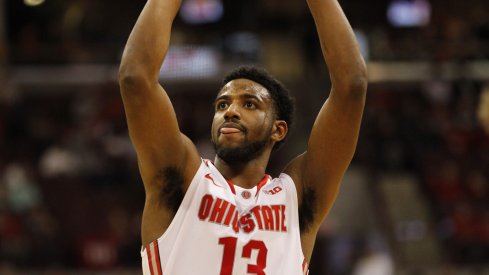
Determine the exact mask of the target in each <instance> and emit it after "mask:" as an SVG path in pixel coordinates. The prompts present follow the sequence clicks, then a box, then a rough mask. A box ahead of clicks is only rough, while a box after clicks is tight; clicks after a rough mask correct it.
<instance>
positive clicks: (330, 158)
mask: <svg viewBox="0 0 489 275" xmlns="http://www.w3.org/2000/svg"><path fill="white" fill-rule="evenodd" d="M307 3H308V5H309V8H310V10H311V13H312V16H313V17H314V21H315V23H316V28H317V31H318V34H319V39H320V42H321V48H322V52H323V56H324V59H325V61H326V64H327V66H328V69H329V72H330V78H331V83H332V88H331V92H330V95H329V98H328V99H327V100H326V102H325V103H324V105H323V107H322V108H321V111H320V112H319V114H318V116H317V118H316V121H315V123H314V126H313V128H312V131H311V135H310V137H309V141H308V146H307V151H306V153H304V154H303V155H301V156H299V157H298V158H296V159H295V160H294V161H292V163H291V164H290V165H289V166H288V168H287V169H286V172H287V173H289V174H290V175H291V176H292V178H293V179H294V181H295V182H296V185H297V186H298V191H299V201H300V203H301V207H303V208H304V206H307V207H305V208H306V210H307V212H310V213H312V215H311V219H309V220H307V221H302V222H303V226H305V227H306V228H305V229H304V230H306V231H307V230H313V231H314V229H317V228H318V227H319V225H320V224H321V222H322V221H323V219H324V217H325V216H326V215H327V213H328V212H329V210H330V208H331V206H332V205H333V202H334V200H335V199H336V195H337V193H338V190H339V187H340V183H341V180H342V177H343V175H344V173H345V172H346V169H347V168H348V165H349V164H350V161H351V159H352V157H353V154H354V152H355V148H356V144H357V139H358V133H359V128H360V123H361V119H362V113H363V108H364V105H365V97H366V89H367V80H366V66H365V62H364V60H363V58H362V56H361V54H360V51H359V48H358V45H357V42H356V39H355V36H354V33H353V30H352V29H351V27H350V24H349V23H348V20H347V18H346V17H345V15H344V13H343V11H342V9H341V7H340V5H339V3H338V1H337V0H308V1H307ZM304 222H305V223H306V224H304ZM314 234H315V233H314Z"/></svg>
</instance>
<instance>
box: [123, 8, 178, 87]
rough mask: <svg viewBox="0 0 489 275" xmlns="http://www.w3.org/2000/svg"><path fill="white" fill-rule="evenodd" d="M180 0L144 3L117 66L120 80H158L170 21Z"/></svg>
mask: <svg viewBox="0 0 489 275" xmlns="http://www.w3.org/2000/svg"><path fill="white" fill-rule="evenodd" d="M180 3H181V0H148V1H147V2H146V5H145V6H144V8H143V10H142V12H141V14H140V16H139V18H138V20H137V22H136V24H135V26H134V28H133V30H132V32H131V34H130V36H129V39H128V40H127V43H126V47H125V49H124V53H123V55H122V61H121V66H120V75H121V77H128V76H133V75H134V74H136V75H143V76H145V77H149V78H150V79H152V80H156V81H157V79H158V75H159V71H160V67H161V64H162V63H163V60H164V58H165V55H166V53H167V51H168V48H169V45H170V33H171V28H172V23H173V20H174V18H175V16H176V14H177V12H178V9H179V7H180Z"/></svg>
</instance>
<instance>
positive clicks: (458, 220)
mask: <svg viewBox="0 0 489 275" xmlns="http://www.w3.org/2000/svg"><path fill="white" fill-rule="evenodd" d="M439 85H441V84H440V83H438V84H437V85H433V83H431V84H426V85H416V86H415V87H408V88H405V89H404V91H403V90H402V89H399V88H398V89H397V90H395V91H392V90H390V89H393V87H375V86H374V87H373V88H372V89H371V92H370V95H369V97H370V98H369V100H368V101H369V104H368V106H367V109H366V116H365V121H364V124H363V129H362V135H361V137H360V143H359V147H358V151H357V158H356V163H357V164H360V165H363V166H366V167H368V168H369V169H370V171H372V172H373V173H389V172H409V173H411V174H412V175H414V176H415V178H417V179H418V181H419V183H420V188H421V190H423V191H424V194H425V195H426V199H427V201H428V202H430V207H431V210H432V213H431V215H432V217H433V220H434V224H435V232H436V234H437V237H438V239H439V240H440V245H441V246H442V250H441V251H443V252H444V254H445V255H443V258H444V259H445V260H446V261H448V262H450V263H454V264H465V265H482V264H487V262H489V173H488V172H487V167H489V136H488V135H487V134H486V133H485V132H484V131H483V130H482V127H481V126H480V125H479V123H478V121H477V118H476V106H477V104H478V98H479V93H480V92H479V90H480V87H479V86H480V85H477V84H476V83H461V82H457V83H443V85H442V86H443V89H440V87H439ZM434 86H437V87H438V88H436V89H434V88H433V87H434ZM372 90H373V91H372ZM406 207H408V206H406Z"/></svg>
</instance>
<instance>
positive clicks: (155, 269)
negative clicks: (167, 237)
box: [146, 240, 163, 275]
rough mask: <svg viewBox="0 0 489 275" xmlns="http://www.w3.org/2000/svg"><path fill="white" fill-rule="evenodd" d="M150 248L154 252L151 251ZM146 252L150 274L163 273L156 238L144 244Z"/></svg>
mask: <svg viewBox="0 0 489 275" xmlns="http://www.w3.org/2000/svg"><path fill="white" fill-rule="evenodd" d="M151 250H153V251H154V252H153V253H151ZM146 253H147V254H148V265H149V272H150V273H151V275H163V270H162V268H161V262H160V250H159V249H158V240H155V241H153V242H151V243H149V244H148V245H147V246H146ZM153 257H154V258H153ZM153 262H154V265H153Z"/></svg>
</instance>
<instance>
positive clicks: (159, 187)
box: [120, 0, 367, 275]
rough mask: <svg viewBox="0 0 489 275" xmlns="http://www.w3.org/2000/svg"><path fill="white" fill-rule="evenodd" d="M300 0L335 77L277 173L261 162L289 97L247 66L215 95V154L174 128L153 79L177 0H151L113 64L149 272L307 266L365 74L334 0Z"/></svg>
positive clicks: (344, 163)
mask: <svg viewBox="0 0 489 275" xmlns="http://www.w3.org/2000/svg"><path fill="white" fill-rule="evenodd" d="M307 3H308V5H309V8H310V11H311V13H312V15H313V17H314V19H315V22H316V27H317V30H318V34H319V38H320V41H321V46H322V51H323V55H324V59H325V61H326V63H327V65H328V67H329V72H330V78H331V82H332V89H331V92H330V95H329V98H328V99H327V101H326V102H325V103H324V106H323V107H322V109H321V111H320V112H319V115H318V117H317V119H316V122H315V124H314V126H313V129H312V131H311V133H310V137H309V140H308V145H307V151H305V152H304V153H303V154H301V155H299V156H297V157H296V158H294V159H292V160H291V161H290V163H289V164H288V165H287V166H286V167H285V168H284V169H283V173H282V174H281V175H280V176H279V177H278V178H274V179H272V178H271V177H270V176H268V175H266V167H267V164H268V161H269V158H270V154H271V153H272V151H273V149H274V147H276V146H278V144H280V143H281V142H282V141H283V140H284V139H285V138H286V136H287V133H288V129H289V128H288V127H289V123H290V117H291V114H290V111H291V109H292V105H291V101H290V99H289V97H288V95H287V94H286V91H285V90H284V89H283V86H282V85H281V84H280V83H279V82H277V81H276V80H275V79H273V78H271V77H270V76H269V75H268V74H266V73H264V72H263V71H261V70H258V69H254V68H246V67H245V68H239V69H237V70H236V71H234V72H232V73H231V74H230V75H228V77H226V79H225V84H224V86H223V87H222V88H221V90H220V91H219V92H218V93H217V97H216V100H215V102H214V107H215V115H214V118H213V122H212V129H211V138H212V142H213V144H214V146H215V148H216V154H217V155H216V157H215V159H214V160H213V161H210V160H202V159H201V157H200V155H199V153H198V152H197V149H196V147H195V145H194V144H193V143H192V141H191V140H189V139H188V138H187V137H186V136H185V135H184V134H182V133H181V132H180V129H179V126H178V123H177V118H176V115H175V112H174V110H173V107H172V104H171V102H170V99H169V98H168V95H167V93H166V92H165V90H164V89H163V88H162V87H161V86H160V84H159V82H158V80H159V72H160V67H161V64H162V62H163V60H164V58H165V55H166V53H167V51H168V48H169V41H170V32H171V27H172V22H173V20H174V18H175V16H176V14H177V11H178V9H179V7H180V4H181V1H179V0H148V1H147V3H146V5H145V7H144V9H143V11H142V12H141V14H140V16H139V18H138V20H137V22H136V24H135V26H134V29H133V31H132V33H131V34H130V36H129V39H128V42H127V45H126V47H125V51H124V54H123V58H122V62H121V66H120V85H121V94H122V98H123V101H124V106H125V111H126V116H127V122H128V127H129V134H130V137H131V140H132V142H133V144H134V146H135V149H136V151H137V156H138V164H139V169H140V173H141V176H142V179H143V182H144V187H145V192H146V202H145V205H144V212H143V217H142V243H143V247H142V251H141V256H142V261H143V272H144V274H171V275H191V274H192V275H193V274H204V275H207V274H211V275H214V274H220V275H231V274H234V275H236V274H261V275H264V274H268V275H289V274H290V275H295V274H306V273H307V272H308V270H307V264H308V262H309V260H310V258H311V254H312V250H313V246H314V242H315V238H316V233H317V231H318V228H319V226H320V224H321V222H322V221H323V219H324V218H325V217H326V215H327V214H328V212H329V210H330V209H331V207H332V205H333V202H334V201H335V198H336V196H337V194H338V190H339V188H340V183H341V180H342V177H343V175H344V173H345V171H346V169H347V167H348V165H349V163H350V161H351V159H352V156H353V154H354V151H355V147H356V144H357V139H358V132H359V127H360V122H361V118H362V113H363V109H364V104H365V97H366V86H367V83H366V68H365V63H364V60H363V58H362V57H361V55H360V52H359V49H358V46H357V43H356V40H355V37H354V34H353V31H352V29H351V27H350V25H349V23H348V21H347V19H346V17H345V15H344V14H343V12H342V9H341V8H340V5H339V4H338V2H337V0H308V2H307ZM284 58H286V57H284ZM326 92H327V91H325V93H326Z"/></svg>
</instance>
